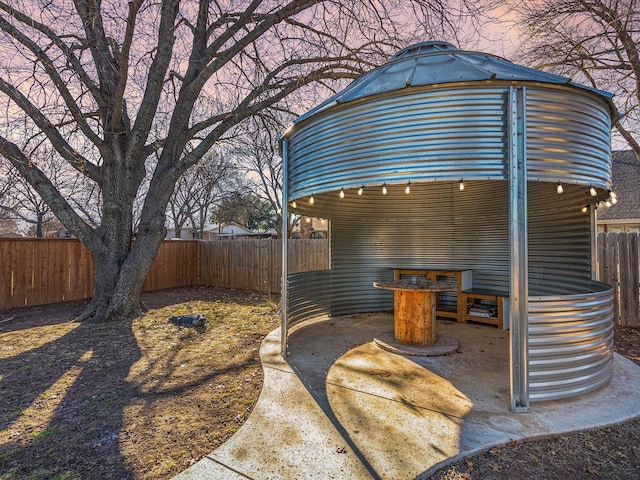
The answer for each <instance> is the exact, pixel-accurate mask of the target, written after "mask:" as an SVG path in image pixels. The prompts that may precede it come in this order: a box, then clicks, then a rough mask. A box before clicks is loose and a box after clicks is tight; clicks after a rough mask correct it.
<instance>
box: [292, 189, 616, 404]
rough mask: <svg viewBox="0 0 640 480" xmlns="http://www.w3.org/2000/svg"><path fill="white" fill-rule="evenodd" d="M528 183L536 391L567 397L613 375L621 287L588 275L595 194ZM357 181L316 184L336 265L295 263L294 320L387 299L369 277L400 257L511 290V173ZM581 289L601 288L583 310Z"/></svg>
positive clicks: (375, 305) (387, 270)
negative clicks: (301, 268) (375, 183)
mask: <svg viewBox="0 0 640 480" xmlns="http://www.w3.org/2000/svg"><path fill="white" fill-rule="evenodd" d="M528 191H529V205H528V212H529V292H530V302H529V309H530V315H531V317H530V330H529V331H530V346H531V350H530V362H531V366H530V369H531V375H532V376H531V379H532V380H531V393H532V397H531V398H532V399H550V398H561V397H563V396H568V395H572V394H577V393H580V392H582V391H587V390H588V389H593V388H596V386H597V385H600V384H601V383H602V382H603V381H605V377H607V375H608V372H609V370H607V369H608V368H610V366H607V365H606V360H603V358H602V355H604V356H605V357H606V356H607V355H609V354H607V353H606V352H608V351H610V338H609V336H608V335H609V334H610V331H611V328H612V323H611V322H612V318H613V317H612V305H613V303H612V302H613V299H612V297H611V294H610V293H597V294H593V295H592V292H591V290H590V289H593V288H597V289H598V290H601V289H602V288H604V287H602V284H595V283H593V282H591V280H590V274H591V257H590V253H591V243H590V242H591V240H590V224H589V215H588V214H585V213H582V212H581V211H580V208H579V206H580V205H581V204H582V203H583V202H586V201H588V198H587V197H588V193H587V192H586V191H585V189H584V188H582V187H579V186H575V185H568V186H567V187H566V188H565V192H564V193H563V194H562V195H558V194H557V193H556V192H555V184H552V183H544V182H529V185H528ZM349 193H350V194H349V195H347V196H346V197H345V198H344V199H340V198H339V197H338V196H337V195H328V194H325V195H319V196H317V198H316V202H315V203H314V205H309V204H303V205H301V207H300V208H301V209H303V210H305V211H306V212H308V213H310V214H314V215H316V214H317V215H318V216H325V217H333V218H334V219H333V220H332V222H331V234H332V238H331V242H332V248H331V265H332V270H331V271H328V272H309V273H301V274H295V275H289V277H288V279H289V324H290V325H293V324H295V323H298V322H300V321H303V320H307V319H311V318H316V317H318V316H324V315H328V316H339V315H346V314H350V313H356V312H374V311H385V310H389V311H391V310H392V309H393V294H392V292H389V291H385V290H379V289H375V288H374V287H373V285H372V283H373V282H374V281H377V280H384V279H387V280H390V279H392V278H393V272H392V270H391V269H392V268H394V267H396V268H397V267H411V266H432V267H440V268H442V269H446V268H453V267H455V268H469V269H472V270H473V285H474V287H477V288H482V287H484V288H488V289H491V290H503V291H505V292H508V290H509V238H508V215H509V212H508V202H507V195H508V192H507V182H495V181H485V182H469V183H468V184H467V186H466V188H465V190H464V191H463V192H461V191H459V190H458V185H457V183H456V182H453V183H452V182H438V183H431V184H412V189H411V193H410V194H409V195H407V194H405V193H404V189H403V188H400V187H399V186H396V187H395V188H390V189H389V193H388V194H387V195H386V196H384V195H382V193H381V192H380V189H379V188H376V189H368V190H366V191H365V194H364V195H362V196H358V195H357V194H356V193H355V192H354V191H351V192H349ZM575 294H578V296H577V297H575V296H574V295H575ZM584 294H586V297H587V298H589V299H591V297H592V296H594V297H596V300H594V301H592V300H589V302H590V304H589V306H588V307H586V308H587V310H586V311H585V307H584V306H583V305H582V302H584V298H585V295H584ZM449 295H451V294H449ZM541 295H552V296H553V297H541ZM558 295H567V297H566V298H562V299H559V298H558ZM444 300H445V302H446V301H447V297H446V296H445V298H444ZM549 302H550V303H549ZM594 302H595V303H594ZM545 309H546V310H545ZM549 309H551V310H552V311H548V310H549ZM554 309H555V310H554ZM585 316H587V317H589V318H587V319H585V318H584V317H585ZM594 318H596V319H597V320H596V321H594V320H593V319H594ZM606 322H610V324H609V325H608V326H607V325H606ZM607 332H608V333H607ZM574 334H575V335H574ZM582 339H586V340H584V348H583V346H582V343H583V340H582ZM576 342H577V343H578V346H576ZM546 343H548V347H547V346H545V345H546ZM565 347H566V349H567V354H560V355H558V360H557V362H556V363H553V362H551V363H550V362H549V359H548V355H549V354H553V353H554V352H555V351H557V350H558V349H559V350H562V349H563V348H565ZM584 349H587V350H588V352H587V353H585V352H584ZM592 351H593V352H597V353H596V354H594V355H592V354H591V352H592ZM576 352H577V353H576ZM603 352H604V353H603ZM576 356H577V357H579V358H578V359H577V357H576ZM576 362H578V363H576ZM580 362H582V363H580ZM574 366H575V369H574ZM548 367H549V368H548ZM559 372H560V373H559ZM585 372H589V373H588V374H587V376H586V377H585ZM558 375H560V377H559V376H558ZM562 375H564V376H562ZM573 377H575V382H574V381H573V380H572V378H573ZM583 377H585V378H583ZM558 378H561V379H562V381H563V382H564V385H566V388H563V387H562V382H559V383H558V382H556V380H557V379H558ZM550 385H551V386H550Z"/></svg>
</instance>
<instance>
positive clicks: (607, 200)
mask: <svg viewBox="0 0 640 480" xmlns="http://www.w3.org/2000/svg"><path fill="white" fill-rule="evenodd" d="M604 206H605V207H607V208H611V199H609V198H607V199H606V200H605V201H604Z"/></svg>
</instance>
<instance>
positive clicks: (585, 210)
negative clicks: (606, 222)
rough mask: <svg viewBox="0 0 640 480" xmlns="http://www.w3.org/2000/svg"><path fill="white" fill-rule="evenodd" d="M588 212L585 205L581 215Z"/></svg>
mask: <svg viewBox="0 0 640 480" xmlns="http://www.w3.org/2000/svg"><path fill="white" fill-rule="evenodd" d="M588 211H589V207H588V206H587V205H585V206H584V207H582V213H587V212H588Z"/></svg>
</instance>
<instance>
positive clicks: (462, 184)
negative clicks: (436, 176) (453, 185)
mask: <svg viewBox="0 0 640 480" xmlns="http://www.w3.org/2000/svg"><path fill="white" fill-rule="evenodd" d="M458 188H459V189H460V191H463V190H464V181H463V180H462V179H460V181H459V182H458Z"/></svg>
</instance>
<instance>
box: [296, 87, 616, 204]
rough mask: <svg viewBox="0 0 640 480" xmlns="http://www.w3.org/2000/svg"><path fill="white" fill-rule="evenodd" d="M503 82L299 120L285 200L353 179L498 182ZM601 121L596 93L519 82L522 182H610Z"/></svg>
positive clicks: (409, 95)
mask: <svg viewBox="0 0 640 480" xmlns="http://www.w3.org/2000/svg"><path fill="white" fill-rule="evenodd" d="M524 84H525V85H526V83H524ZM509 85H510V84H504V85H500V84H499V83H493V82H492V83H482V84H477V83H470V84H465V85H445V86H429V87H416V88H411V89H406V90H401V91H395V92H393V93H390V94H383V95H376V96H373V97H367V98H365V99H363V100H358V101H354V102H348V103H347V104H344V105H338V106H336V107H333V108H331V109H328V110H327V111H326V112H323V113H321V114H318V115H316V116H313V117H311V118H310V119H308V120H307V121H304V122H301V123H300V124H298V125H297V126H296V128H295V129H294V132H293V133H292V134H290V135H289V157H290V158H289V175H288V179H289V181H288V189H289V190H288V191H289V195H288V197H289V199H290V200H292V199H298V198H301V197H305V196H308V195H311V194H314V195H317V194H319V193H321V192H330V191H336V192H337V191H338V190H340V188H345V189H349V188H357V187H359V186H360V185H361V184H365V185H367V186H372V185H376V184H382V183H383V182H386V183H388V184H403V183H405V182H407V181H409V180H410V181H412V182H417V181H442V180H454V179H457V178H461V177H462V178H465V179H467V180H487V179H497V180H504V179H506V170H505V166H506V163H505V162H506V145H507V132H508V128H507V124H506V114H505V112H506V109H507V105H506V99H507V90H508V87H509ZM609 128H610V120H609V110H608V108H607V105H606V103H605V102H604V100H602V99H599V98H598V97H597V96H596V95H595V94H592V93H590V92H587V91H584V90H581V89H578V88H567V87H563V86H558V85H552V86H540V85H527V137H528V148H527V155H528V179H529V180H532V181H535V180H545V181H552V182H557V181H562V182H565V183H576V184H581V185H583V186H588V185H592V184H593V185H595V186H599V187H601V188H609V186H610V184H611V179H610V147H609V133H608V132H609Z"/></svg>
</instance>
